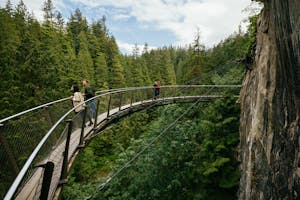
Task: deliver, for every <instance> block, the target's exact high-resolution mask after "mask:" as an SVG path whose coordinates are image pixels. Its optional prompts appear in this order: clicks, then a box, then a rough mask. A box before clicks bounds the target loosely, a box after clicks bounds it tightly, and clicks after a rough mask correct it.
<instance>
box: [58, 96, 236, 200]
mask: <svg viewBox="0 0 300 200" xmlns="http://www.w3.org/2000/svg"><path fill="white" fill-rule="evenodd" d="M189 106H190V105H186V104H183V105H169V106H166V107H164V108H159V109H158V110H155V111H153V112H150V111H151V110H148V111H145V112H142V113H138V114H134V115H133V116H130V117H128V118H126V119H125V120H122V121H121V122H120V123H119V124H117V125H115V126H114V127H112V128H111V129H110V130H108V131H105V132H104V133H103V134H102V135H101V136H99V137H98V138H97V139H95V140H94V141H93V142H92V143H91V144H90V145H89V147H88V148H87V149H85V150H84V151H83V153H82V154H81V155H80V158H79V159H78V161H77V163H76V164H75V166H74V170H73V173H72V175H71V177H72V178H71V180H72V181H71V183H70V185H68V186H67V187H66V189H65V192H64V199H83V198H84V197H85V196H89V195H90V194H91V193H93V192H95V186H96V185H100V183H101V180H102V179H104V180H105V178H107V177H108V176H110V175H112V173H114V171H116V170H117V169H119V168H121V167H122V166H124V164H125V163H126V162H128V161H129V160H130V159H131V158H132V157H133V156H135V155H136V154H137V153H138V152H139V151H140V150H141V149H142V148H143V147H145V146H146V145H148V143H149V142H150V141H152V140H153V139H154V138H155V137H156V136H157V135H158V134H160V133H161V131H163V130H164V129H165V128H166V127H167V126H168V125H169V124H170V123H171V122H172V121H174V120H175V119H176V118H177V117H178V116H180V115H181V114H182V113H183V112H184V111H185V110H186V109H187V108H188V107H189ZM238 115H239V107H238V106H237V105H236V104H235V100H234V99H226V100H218V101H215V102H214V103H199V104H198V105H197V106H196V107H194V108H193V109H192V111H191V112H189V113H188V115H187V116H184V118H182V119H181V120H180V121H179V122H178V123H176V125H175V126H174V127H172V128H171V129H170V130H168V131H167V132H165V133H164V135H163V136H162V137H160V138H159V140H158V141H156V142H155V143H154V144H153V145H152V146H150V148H149V149H147V150H146V151H145V152H144V153H143V154H142V155H141V156H140V157H139V158H138V159H137V160H135V161H134V162H133V163H131V164H130V165H129V166H128V167H126V168H125V169H124V170H123V171H122V172H121V173H120V174H118V176H116V177H115V178H114V179H113V180H112V182H111V183H110V184H108V186H107V187H105V188H104V189H103V190H102V191H101V192H99V193H98V194H97V195H96V199H234V198H235V195H236V190H237V185H238V180H239V172H238V168H237V164H238V163H237V161H236V158H235V153H236V152H235V148H236V145H237V144H238V141H239V139H238V138H239V134H238V128H239V118H238ZM158 116H159V117H158ZM133 125H134V126H133ZM95 180H96V182H95ZM97 180H98V181H97ZM99 180H100V181H99ZM91 182H92V183H91Z"/></svg>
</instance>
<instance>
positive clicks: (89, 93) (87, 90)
mask: <svg viewBox="0 0 300 200" xmlns="http://www.w3.org/2000/svg"><path fill="white" fill-rule="evenodd" d="M82 85H83V87H84V94H85V100H89V99H91V98H93V97H94V96H95V89H94V88H93V87H91V86H90V84H89V81H88V80H83V81H82ZM88 105H89V108H90V110H91V111H92V114H93V118H95V117H96V105H95V101H94V99H92V100H90V101H88Z"/></svg>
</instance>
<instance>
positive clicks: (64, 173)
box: [60, 119, 73, 184]
mask: <svg viewBox="0 0 300 200" xmlns="http://www.w3.org/2000/svg"><path fill="white" fill-rule="evenodd" d="M66 122H67V123H68V135H67V140H66V145H65V151H64V157H63V164H62V168H61V175H60V184H64V183H66V182H67V175H68V159H69V146H70V139H71V133H72V127H73V121H72V120H71V119H68V120H67V121H66Z"/></svg>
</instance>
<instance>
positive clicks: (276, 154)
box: [238, 0, 300, 200]
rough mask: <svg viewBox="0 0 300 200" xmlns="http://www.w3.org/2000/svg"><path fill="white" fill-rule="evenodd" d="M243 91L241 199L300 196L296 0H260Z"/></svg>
mask: <svg viewBox="0 0 300 200" xmlns="http://www.w3.org/2000/svg"><path fill="white" fill-rule="evenodd" d="M262 2H263V3H264V10H263V12H262V14H261V16H260V18H259V19H258V22H257V41H256V51H255V61H254V66H253V69H252V70H248V71H247V73H246V76H245V79H244V82H243V88H242V91H241V110H242V112H241V126H240V139H241V141H240V154H239V158H240V161H241V173H242V174H241V180H240V189H239V194H238V195H239V199H241V200H247V199H268V200H269V199H273V200H275V199H300V119H299V117H300V0H262Z"/></svg>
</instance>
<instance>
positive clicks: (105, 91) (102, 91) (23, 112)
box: [0, 85, 241, 124]
mask: <svg viewBox="0 0 300 200" xmlns="http://www.w3.org/2000/svg"><path fill="white" fill-rule="evenodd" d="M170 87H178V88H182V87H241V85H164V86H161V88H170ZM137 88H140V89H147V88H153V86H143V87H127V88H116V89H108V90H101V91H96V94H100V93H101V94H108V93H109V92H115V91H128V90H134V89H137ZM97 97H99V96H98V95H96V96H95V98H97ZM70 99H71V98H70V97H66V98H62V99H58V100H55V101H51V102H48V103H45V104H42V105H39V106H36V107H33V108H30V109H27V110H24V111H22V112H19V113H17V114H14V115H11V116H9V117H6V118H3V119H0V124H3V123H4V122H6V121H8V120H11V119H13V118H16V117H19V116H21V115H24V114H27V113H29V112H32V111H35V110H38V109H40V108H45V107H47V106H51V105H53V104H56V103H60V102H63V101H67V100H70Z"/></svg>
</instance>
